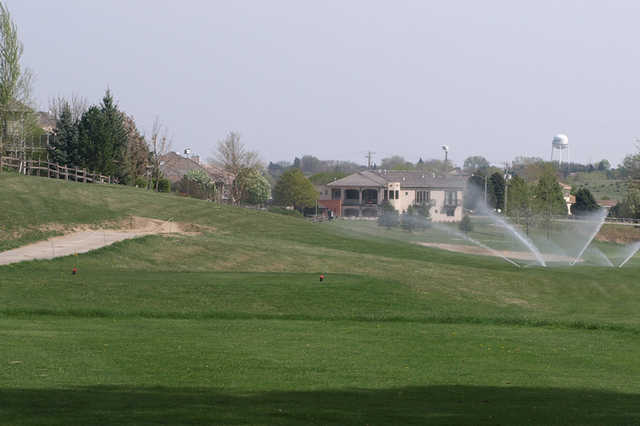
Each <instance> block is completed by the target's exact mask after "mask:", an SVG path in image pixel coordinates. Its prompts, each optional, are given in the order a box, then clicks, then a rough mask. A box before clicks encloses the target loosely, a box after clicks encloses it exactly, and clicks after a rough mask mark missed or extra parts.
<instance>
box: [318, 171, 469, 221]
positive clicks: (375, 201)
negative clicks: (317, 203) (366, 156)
mask: <svg viewBox="0 0 640 426" xmlns="http://www.w3.org/2000/svg"><path fill="white" fill-rule="evenodd" d="M465 186H466V177H465V176H452V175H449V176H444V177H434V176H433V175H431V174H430V173H424V172H403V171H387V170H380V171H372V170H368V171H364V172H359V173H354V174H352V175H349V176H347V177H344V178H342V179H339V180H337V181H334V182H331V183H329V184H327V187H328V188H330V190H331V199H332V200H341V204H342V206H341V210H342V211H341V216H351V217H354V216H355V217H359V216H363V217H376V216H379V215H380V214H381V208H380V205H381V204H382V202H383V201H385V200H388V201H389V203H391V205H392V206H393V207H394V208H395V209H396V210H398V212H400V213H404V212H405V211H406V210H407V208H409V206H412V205H429V206H431V208H430V210H429V212H430V215H431V219H432V220H433V221H434V222H458V221H460V220H462V214H463V212H462V199H463V196H464V189H465Z"/></svg>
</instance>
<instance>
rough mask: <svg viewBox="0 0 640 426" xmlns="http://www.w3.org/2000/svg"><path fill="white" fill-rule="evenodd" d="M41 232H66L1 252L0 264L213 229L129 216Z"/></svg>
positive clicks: (45, 228) (47, 227) (44, 228)
mask: <svg viewBox="0 0 640 426" xmlns="http://www.w3.org/2000/svg"><path fill="white" fill-rule="evenodd" d="M39 229H40V230H42V231H56V232H62V233H65V235H62V236H59V237H54V238H50V239H48V240H46V241H40V242H37V243H34V244H29V245H27V246H24V247H19V248H17V249H13V250H8V251H5V252H2V253H0V265H7V264H10V263H16V262H23V261H26V260H34V259H53V258H55V257H60V256H68V255H72V254H77V253H86V252H88V251H91V250H95V249H98V248H101V247H105V246H108V245H111V244H113V243H116V242H118V241H123V240H127V239H131V238H137V237H142V236H145V235H175V234H181V235H198V234H200V233H202V232H205V231H208V232H213V231H215V228H213V227H207V226H201V225H196V224H186V223H180V222H173V221H170V220H160V219H151V218H147V217H139V216H130V217H128V218H127V219H125V220H121V221H118V222H113V223H104V224H101V225H77V226H73V227H72V228H70V227H68V226H65V225H62V224H56V223H50V224H45V225H42V226H41V227H39Z"/></svg>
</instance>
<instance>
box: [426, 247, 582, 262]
mask: <svg viewBox="0 0 640 426" xmlns="http://www.w3.org/2000/svg"><path fill="white" fill-rule="evenodd" d="M418 244H419V245H421V246H425V247H435V248H439V249H441V250H448V251H455V252H457V253H465V254H476V255H480V256H494V257H499V256H500V255H502V256H504V257H507V258H509V259H518V260H530V261H535V260H536V258H535V256H534V255H533V254H532V253H529V252H526V251H512V250H495V252H490V251H489V250H486V249H483V248H482V247H477V246H467V245H463V244H445V243H418ZM542 257H543V258H544V260H545V262H572V261H573V258H572V257H568V256H561V255H556V254H549V253H543V254H542Z"/></svg>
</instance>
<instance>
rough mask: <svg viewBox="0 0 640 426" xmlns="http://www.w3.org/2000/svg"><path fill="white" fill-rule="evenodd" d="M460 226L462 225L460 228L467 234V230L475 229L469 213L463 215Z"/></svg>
mask: <svg viewBox="0 0 640 426" xmlns="http://www.w3.org/2000/svg"><path fill="white" fill-rule="evenodd" d="M458 226H459V227H460V230H461V231H462V232H464V233H465V234H466V233H467V232H471V231H473V222H471V218H470V217H469V215H468V214H465V215H464V216H462V220H461V221H460V224H459V225H458Z"/></svg>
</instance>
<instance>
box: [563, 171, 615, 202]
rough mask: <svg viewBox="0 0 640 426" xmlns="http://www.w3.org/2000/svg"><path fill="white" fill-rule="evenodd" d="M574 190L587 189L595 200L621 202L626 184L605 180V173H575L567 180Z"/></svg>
mask: <svg viewBox="0 0 640 426" xmlns="http://www.w3.org/2000/svg"><path fill="white" fill-rule="evenodd" d="M567 183H568V184H569V185H571V186H572V187H573V188H574V189H579V188H582V187H584V188H587V189H588V190H589V191H591V193H592V194H593V196H594V197H595V198H596V199H597V200H615V201H621V200H622V199H623V198H624V196H625V194H626V192H627V182H626V181H624V180H618V179H607V175H606V173H605V172H589V173H587V172H577V173H575V174H574V175H573V176H569V177H568V178H567Z"/></svg>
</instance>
